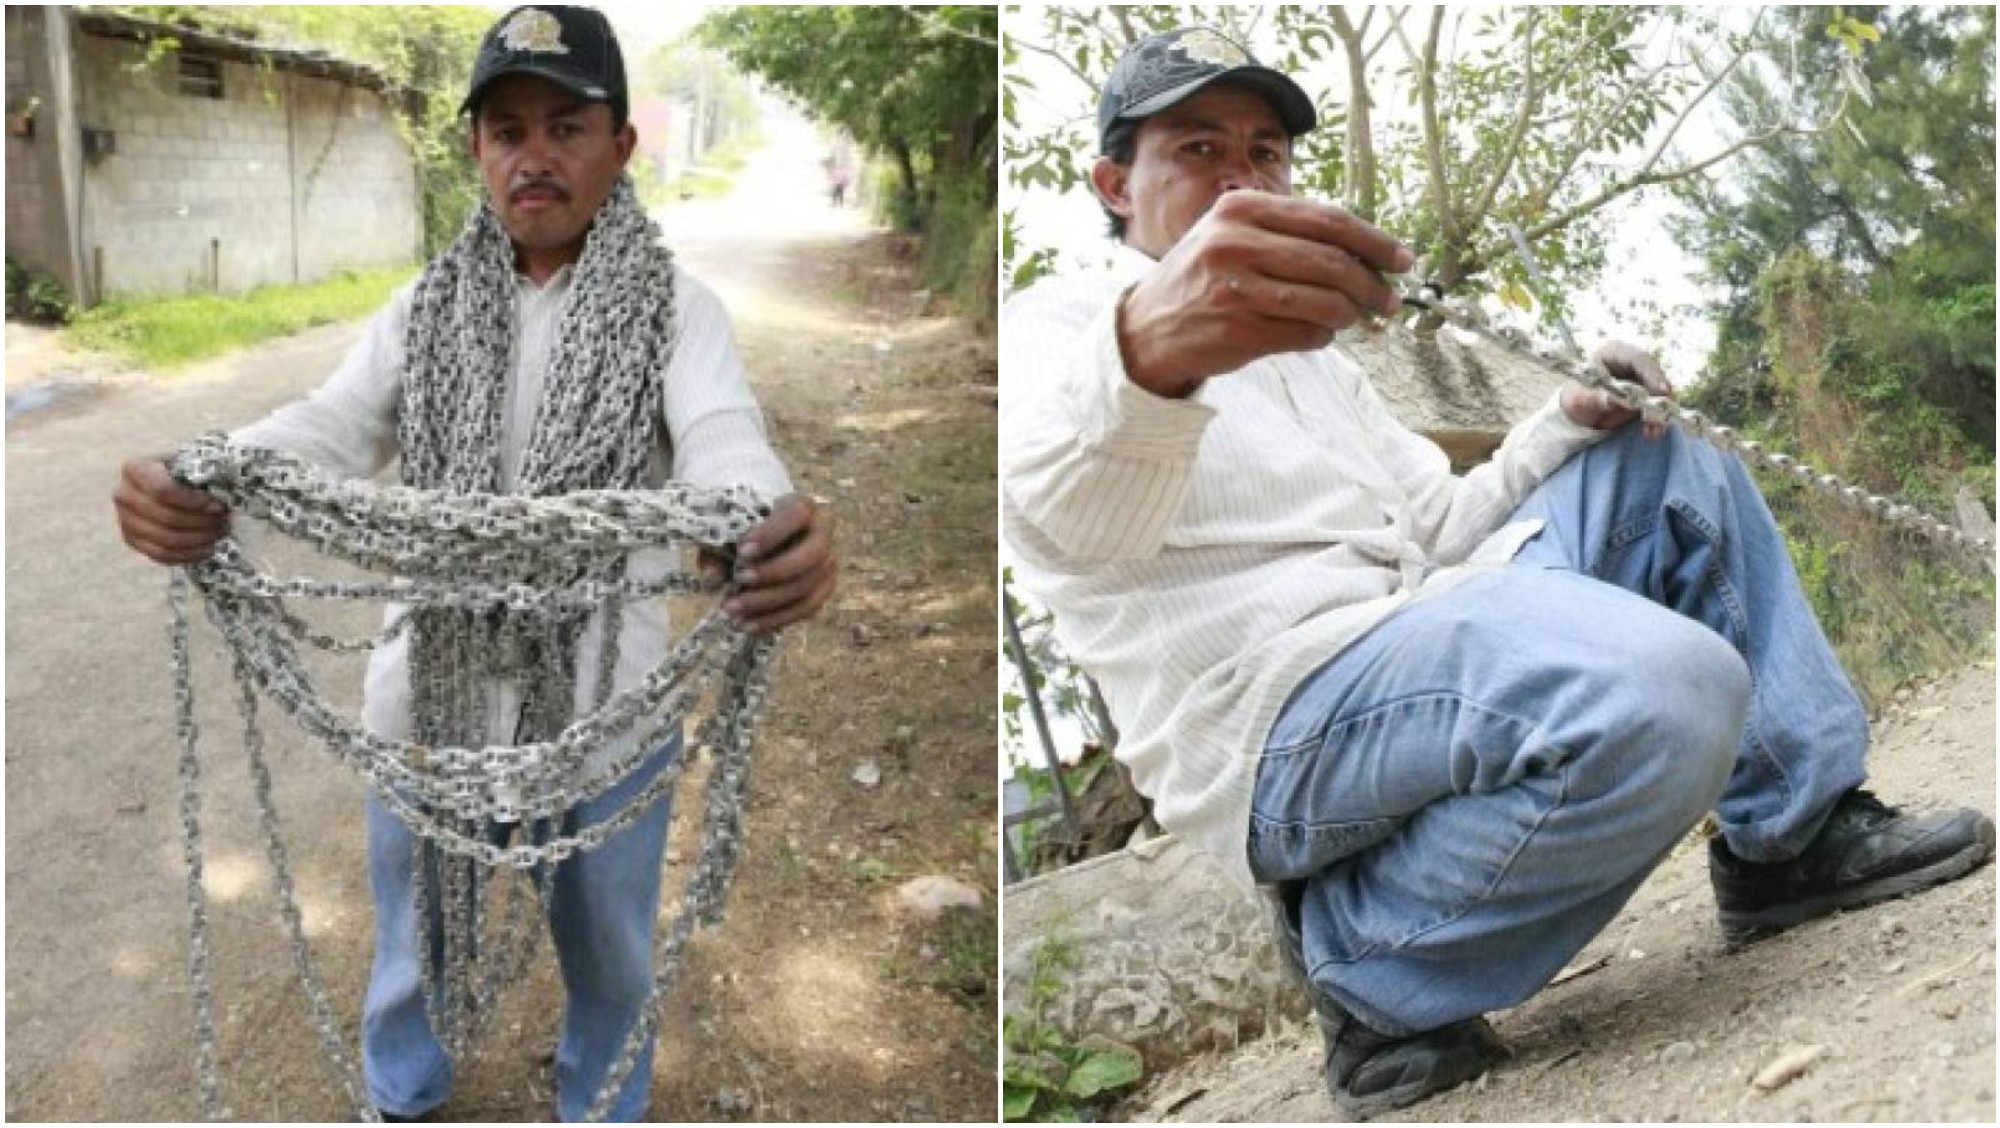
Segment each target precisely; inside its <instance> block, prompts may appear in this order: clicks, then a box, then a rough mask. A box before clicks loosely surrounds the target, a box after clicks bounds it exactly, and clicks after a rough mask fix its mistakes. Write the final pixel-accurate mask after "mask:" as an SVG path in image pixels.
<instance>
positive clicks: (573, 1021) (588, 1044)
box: [361, 736, 681, 1122]
mask: <svg viewBox="0 0 2000 1128" xmlns="http://www.w3.org/2000/svg"><path fill="white" fill-rule="evenodd" d="M680 753H681V740H680V738H679V737H678V736H676V737H675V738H674V739H673V740H671V741H670V742H668V743H667V744H666V745H665V746H664V747H662V748H661V749H660V750H659V751H658V752H656V753H654V754H653V755H652V757H650V758H649V759H648V760H647V761H646V762H645V764H644V765H643V766H641V768H640V769H639V770H638V771H636V772H634V773H632V775H630V776H628V777H627V778H625V779H624V780H621V781H620V782H619V783H618V785H617V786H616V787H613V788H612V789H610V790H609V791H607V792H605V793H604V794H602V795H599V796H598V797H597V798H595V799H592V800H590V801H588V802H585V803H581V804H578V805H577V807H576V808H575V809H574V810H573V811H572V812H571V813H570V814H569V816H568V817H567V818H566V819H565V820H564V825H563V826H562V827H560V828H558V829H559V830H560V831H561V832H562V833H564V834H574V833H576V831H577V830H578V829H579V828H581V827H584V826H589V825H592V824H595V823H597V822H599V821H601V820H603V819H605V818H607V817H609V816H610V815H611V814H612V813H613V812H614V811H615V810H617V808H618V807H620V806H622V805H623V804H624V803H625V802H626V801H627V800H629V799H631V798H632V796H633V795H635V794H636V793H638V792H639V791H641V790H643V789H644V788H645V786H646V784H647V783H648V782H650V781H651V780H652V779H653V778H654V777H655V776H657V775H658V774H659V772H660V771H661V770H662V769H663V768H665V767H666V766H667V765H668V764H669V763H671V762H673V761H674V760H675V759H676V758H678V757H679V756H680ZM671 808H672V800H671V796H669V797H664V798H662V799H660V801H659V802H658V803H657V804H656V805H655V806H654V807H653V809H652V810H649V811H647V812H646V813H645V814H643V815H641V816H640V817H639V818H638V820H637V821H635V822H634V823H632V825H630V826H628V827H626V828H625V829H624V830H623V831H621V832H619V833H618V834H617V835H615V836H613V837H612V838H611V839H610V841H608V842H606V843H604V845H602V846H600V847H598V848H597V849H595V850H592V851H590V852H588V853H580V854H573V855H571V856H570V857H568V858H566V859H564V860H563V861H561V862H559V863H557V865H556V872H555V880H554V884H553V887H552V890H551V896H550V906H549V917H550V919H549V929H550V932H551V934H552V935H553V936H554V939H555V946H556V953H557V959H558V961H559V962H560V963H561V965H562V975H563V985H564V987H565V988H566V989H567V994H568V996H569V998H568V1005H567V1007H565V1009H564V1014H563V1032H562V1040H561V1042H560V1043H559V1044H558V1046H557V1048H556V1112H557V1115H559V1116H560V1117H561V1118H562V1119H563V1120H565V1121H578V1120H582V1119H583V1116H584V1113H585V1112H586V1111H588V1110H589V1108H590V1102H591V1100H592V1098H594V1097H595V1096H596V1095H597V1089H598V1087H599V1086H600V1085H602V1084H603V1083H604V1076H605V1073H606V1071H607V1070H609V1069H610V1067H611V1064H612V1062H614V1061H616V1060H617V1057H618V1051H619V1050H620V1049H621V1048H622V1047H623V1046H624V1044H625V1039H626V1037H627V1036H628V1035H629V1034H630V1033H631V1030H632V1024H633V1023H635V1022H637V1021H638V1019H639V1015H640V1012H641V1010H642V1009H643V1008H644V1007H645V1005H646V998H647V995H648V994H649V993H650V991H651V990H652V985H653V920H654V917H655V916H656V915H657V914H658V912H659V906H660V854H661V852H662V850H664V849H665V847H666V841H667V822H668V817H669V813H670V811H671ZM416 849H417V842H416V839H415V837H414V836H413V835H411V834H410V832H409V829H408V828H407V827H405V826H404V825H403V824H402V822H401V821H400V820H398V819H397V818H396V817H395V816H394V815H392V814H390V813H389V811H388V809H387V808H385V807H383V806H382V804H381V802H380V801H379V800H378V799H376V798H375V797H374V796H373V795H370V796H369V797H368V880H369V884H370V886H371V887H372V888H373V889H374V893H375V967H374V971H373V974H372V975H371V976H370V978H369V981H368V996H367V998H366V1000H365V1001H364V1002H363V1003H362V1012H361V1057H362V1068H363V1071H364V1072H365V1074H366V1075H367V1079H368V1092H369V1095H370V1096H371V1097H372V1098H373V1099H374V1101H375V1104H376V1105H377V1107H379V1108H381V1109H382V1110H383V1111H385V1112H392V1113H396V1114H397V1115H400V1116H415V1115H417V1114H419V1113H423V1112H428V1111H429V1110H431V1109H433V1108H436V1107H437V1106H438V1105H440V1104H443V1103H444V1100H445V1098H446V1097H448V1096H450V1095H451V1087H452V1080H453V1068H452V1061H451V1057H450V1055H448V1054H447V1053H446V1052H445V1049H444V1047H443V1046H442V1045H440V1044H439V1043H438V1040H437V1036H436V1035H435V1034H434V1033H433V1032H432V1031H431V1025H430V1021H429V1019H428V1018H427V1017H426V1015H425V1008H424V999H423V969H422V967H421V965H419V964H418V962H417V960H418V954H417V946H418V939H417V912H416V894H415V890H414V889H413V888H412V887H411V881H410V876H411V872H412V869H413V865H414V862H415V857H414V851H416ZM433 911H434V912H435V911H436V909H435V907H434V908H433ZM433 958H434V959H435V958H437V957H436V956H435V955H434V956H433ZM652 1073H653V1047H652V1044H651V1043H650V1042H649V1043H648V1044H647V1045H646V1048H645V1050H644V1052H643V1053H641V1054H640V1055H639V1060H638V1063H637V1064H636V1065H635V1066H634V1067H633V1069H632V1074H631V1076H630V1077H629V1078H627V1079H626V1082H625V1087H624V1089H623V1090H622V1091H620V1093H619V1095H618V1100H617V1102H616V1103H615V1104H613V1105H612V1108H611V1113H610V1115H609V1117H608V1118H607V1119H610V1120H613V1121H619V1122H630V1121H636V1120H638V1119H639V1118H640V1117H641V1116H642V1115H643V1114H644V1113H645V1111H646V1103H647V1097H648V1095H649V1090H650V1088H651V1081H652Z"/></svg>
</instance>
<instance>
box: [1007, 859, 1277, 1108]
mask: <svg viewBox="0 0 2000 1128" xmlns="http://www.w3.org/2000/svg"><path fill="white" fill-rule="evenodd" d="M1050 937H1053V938H1054V939H1056V940H1057V941H1058V942H1061V943H1064V944H1066V945H1068V947H1069V948H1070V950H1071V951H1072V952H1073V953H1074V955H1075V966H1074V967H1073V968H1072V969H1071V970H1070V971H1068V972H1067V973H1065V975H1064V979H1063V984H1062V990H1061V993H1060V994H1059V995H1058V996H1057V997H1056V998H1055V1000H1054V1001H1053V1002H1051V1003H1050V1004H1049V1005H1048V1007H1047V1008H1046V1011H1045V1013H1044V1015H1043V1018H1044V1020H1045V1021H1048V1022H1050V1023H1051V1024H1052V1025H1054V1026H1055V1027H1056V1028H1057V1029H1058V1030H1060V1031H1062V1033H1063V1035H1064V1037H1065V1038H1067V1039H1068V1040H1070V1041H1071V1042H1076V1041H1079V1040H1081V1039H1082V1038H1085V1037H1087V1036H1090V1035H1093V1034H1095V1035H1101V1036H1103V1037H1107V1038H1111V1039H1114V1040H1116V1041H1119V1042H1123V1043H1125V1044H1127V1045H1130V1046H1133V1047H1134V1048H1136V1049H1138V1050H1139V1052H1140V1053H1141V1054H1143V1055H1144V1056H1145V1059H1146V1068H1147V1070H1148V1071H1152V1070H1156V1069H1160V1068H1164V1067H1166V1066H1168V1065H1172V1064H1173V1063H1175V1062H1178V1061H1181V1060H1183V1059H1185V1058H1188V1057H1190V1056H1192V1055H1194V1054H1197V1053H1200V1052H1202V1051H1205V1050H1210V1049H1217V1048H1228V1047H1233V1046H1235V1045H1237V1044H1238V1043H1240V1042H1242V1041H1245V1040H1247V1039H1250V1038H1254V1037H1257V1036H1258V1035H1260V1034H1262V1033H1264V1031H1265V1030H1266V1029H1267V1028H1268V1027H1269V1026H1270V1025H1271V1022H1272V1020H1273V1018H1274V1017H1275V1016H1277V1015H1280V1014H1283V1015H1285V1016H1287V1017H1288V1018H1291V1019H1293V1020H1297V1019H1301V1018H1303V1017H1304V1015H1305V1013H1306V1000H1305V997H1304V995H1303V994H1302V993H1301V992H1300V991H1299V990H1298V989H1297V988H1296V987H1295V986H1294V985H1293V984H1292V982H1291V980H1290V978H1289V975H1288V973H1287V972H1286V971H1285V969H1284V966H1283V964H1282V963H1281V961H1280V959H1279V956H1278V952H1277V949H1276V947H1275V946H1273V944H1272V942H1271V931H1270V925H1269V923H1268V922H1267V919H1266V912H1265V908H1264V902H1263V900H1262V899H1261V898H1260V897H1258V896H1257V895H1256V894H1255V893H1250V892H1245V891H1244V890H1241V889H1238V888H1237V887H1236V886H1235V885H1233V884H1231V883H1230V881H1229V879H1228V878H1226V877H1224V876H1223V874H1222V870H1221V868H1220V867H1219V866H1217V865H1216V864H1215V863H1214V862H1212V861H1210V860H1209V859H1208V858H1207V857H1205V856H1203V855H1202V854H1200V853H1198V852H1196V851H1195V850H1193V849H1191V848H1189V847H1186V846H1183V845H1181V843H1180V842H1179V841H1178V840H1176V839H1174V838H1173V837H1171V836H1168V837H1164V838H1157V839H1154V840H1152V841H1150V842H1146V843H1143V844H1141V845H1138V846H1135V847H1132V848H1130V849H1127V850H1121V851H1119V852H1118V853H1115V854H1107V855H1105V856H1104V857H1101V858H1093V859H1091V860H1090V861H1088V862H1084V863H1082V864H1080V865H1075V866H1071V867H1070V868H1068V869H1065V870H1061V871H1059V872H1057V873H1052V874H1044V875H1042V876H1040V877H1035V878H1031V879H1029V880H1027V881H1023V882H1021V883H1019V884H1017V885H1012V886H1009V887H1008V888H1007V894H1006V944H1005V952H1004V956H1003V966H1004V979H1005V982H1004V988H1003V989H1004V995H1003V1002H1004V1005H1005V1007H1006V1009H1007V1012H1008V1013H1010V1014H1019V1013H1021V1012H1022V1010H1023V1009H1024V1008H1025V1007H1026V1006H1027V1002H1028V985H1029V977H1030V975H1031V974H1032V971H1033V967H1034V956H1035V951H1036V949H1037V947H1039V946H1040V945H1041V944H1042V943H1043V942H1044V940H1045V939H1047V938H1050Z"/></svg>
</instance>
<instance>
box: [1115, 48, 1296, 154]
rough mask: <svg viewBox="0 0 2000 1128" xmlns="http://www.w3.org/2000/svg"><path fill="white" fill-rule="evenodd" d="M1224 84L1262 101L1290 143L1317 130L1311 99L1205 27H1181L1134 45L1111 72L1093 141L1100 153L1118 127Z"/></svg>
mask: <svg viewBox="0 0 2000 1128" xmlns="http://www.w3.org/2000/svg"><path fill="white" fill-rule="evenodd" d="M1222 79H1228V80H1229V81H1231V82H1235V83H1239V84H1241V85H1244V86H1247V87H1249V88H1250V89H1252V90H1254V91H1256V92H1257V93H1258V94H1261V95H1263V98H1264V100H1265V101H1266V102H1269V103H1270V104H1271V108H1272V109H1273V110H1275V111H1276V112H1277V114H1278V120H1279V121H1280V122H1281V123H1283V125H1284V127H1285V131H1286V132H1287V133H1289V134H1291V135H1292V136H1294V137H1297V136H1298V135H1299V134H1301V133H1309V132H1311V131H1312V129H1313V127H1314V126H1316V125H1318V124H1319V114H1318V113H1316V112H1315V111H1314V110H1313V104H1312V99H1311V98H1308V97H1306V92H1305V91H1304V90H1301V89H1299V84H1298V83H1296V82H1293V81H1292V80H1291V79H1290V78H1287V77H1286V76H1285V75H1284V74H1282V73H1280V72H1278V71H1274V70H1272V69H1271V68H1269V67H1267V66H1263V65H1262V64H1260V63H1258V62H1257V60H1256V59H1255V58H1253V57H1252V56H1251V54H1250V52H1249V51H1246V50H1244V48H1243V45H1242V44H1240V43H1238V42H1236V41H1235V40H1233V39H1231V38H1229V37H1228V36H1226V35H1224V34H1222V33H1221V32H1219V31H1217V30H1215V29H1214V28H1209V27H1181V28H1175V29H1174V30H1172V31H1166V32H1161V33H1160V34H1158V35H1149V36H1147V37H1146V38H1144V39H1142V40H1140V41H1139V42H1137V43H1135V44H1133V45H1132V46H1131V47H1130V48H1129V49H1127V50H1126V52H1125V54H1124V55H1123V56H1122V57H1121V58H1120V59H1119V60H1118V65H1117V66H1115V67H1113V68H1111V77H1110V78H1107V79H1105V80H1104V92H1103V94H1101V95H1100V96H1099V97H1098V99H1097V140H1098V143H1099V144H1100V145H1101V146H1102V150H1103V151H1108V150H1109V149H1110V148H1111V136H1112V133H1113V132H1114V131H1116V130H1117V128H1118V126H1119V123H1120V122H1138V121H1142V120H1144V119H1146V118H1149V117H1152V116H1153V115H1154V114H1157V113H1159V112H1160V111H1161V110H1164V109H1166V108H1167V107H1169V106H1172V105H1174V104H1175V103H1177V102H1179V101H1180V100H1181V99H1183V98H1186V97H1187V96H1188V95H1190V94H1193V93H1194V92H1195V91H1197V90H1200V89H1201V88H1202V87H1204V86H1207V85H1208V84H1209V83H1211V82H1217V81H1220V80H1222Z"/></svg>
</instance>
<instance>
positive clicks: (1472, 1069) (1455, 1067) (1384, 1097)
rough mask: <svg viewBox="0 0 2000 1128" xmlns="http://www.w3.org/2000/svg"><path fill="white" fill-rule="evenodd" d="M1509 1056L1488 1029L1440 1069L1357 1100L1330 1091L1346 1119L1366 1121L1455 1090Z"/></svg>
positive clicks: (1332, 1089) (1356, 1098)
mask: <svg viewBox="0 0 2000 1128" xmlns="http://www.w3.org/2000/svg"><path fill="white" fill-rule="evenodd" d="M1508 1053H1509V1051H1508V1050H1507V1048H1506V1046H1505V1045H1504V1044H1503V1043H1501V1042H1500V1041H1499V1039H1498V1038H1497V1037H1496V1036H1495V1035H1494V1034H1493V1032H1492V1028H1491V1027H1485V1028H1484V1029H1483V1031H1482V1032H1481V1033H1479V1034H1476V1035H1469V1036H1468V1041H1467V1042H1466V1044H1465V1045H1464V1047H1463V1048H1462V1050H1461V1051H1460V1052H1459V1053H1458V1054H1456V1055H1454V1056H1453V1057H1452V1058H1451V1059H1448V1060H1446V1061H1442V1062H1440V1063H1439V1068H1438V1069H1436V1070H1433V1071H1431V1072H1429V1073H1426V1074H1424V1075H1423V1076H1422V1077H1419V1078H1417V1079H1415V1080H1412V1081H1407V1082H1404V1083H1403V1084H1400V1085H1396V1086H1394V1087H1392V1088H1388V1089H1384V1090H1383V1091H1381V1092H1379V1093H1369V1094H1368V1095H1366V1096H1354V1095H1352V1094H1350V1093H1345V1092H1342V1091H1340V1090H1339V1089H1337V1088H1331V1087H1330V1090H1331V1093H1332V1096H1333V1103H1334V1104H1335V1105H1337V1106H1339V1108H1340V1110H1341V1111H1342V1112H1344V1113H1346V1114H1347V1115H1349V1116H1352V1117H1354V1118H1355V1119H1357V1120H1367V1119H1370V1118H1372V1117H1375V1116H1380V1115H1381V1114H1383V1113H1385V1112H1394V1111H1395V1110H1397V1109H1399V1108H1407V1107H1409V1106H1410V1105H1413V1104H1416V1103H1417V1102H1418V1101H1423V1100H1428V1099H1430V1098H1431V1097H1434V1096H1437V1095H1438V1094H1439V1093H1443V1092H1447V1091H1449V1090H1451V1089H1455V1088H1457V1087H1458V1086H1460V1085H1463V1084H1465V1083H1466V1082H1467V1081H1471V1080H1473V1079H1474V1078H1476V1077H1478V1076H1479V1075H1480V1074H1482V1073H1485V1072H1486V1071H1487V1070H1489V1069H1491V1068H1493V1066H1495V1065H1496V1064H1498V1063H1500V1062H1502V1061H1504V1060H1506V1058H1507V1057H1508Z"/></svg>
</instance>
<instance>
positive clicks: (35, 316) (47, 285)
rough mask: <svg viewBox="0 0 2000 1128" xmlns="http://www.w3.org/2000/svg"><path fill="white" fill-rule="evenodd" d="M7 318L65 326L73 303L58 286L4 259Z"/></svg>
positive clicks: (41, 274) (74, 312)
mask: <svg viewBox="0 0 2000 1128" xmlns="http://www.w3.org/2000/svg"><path fill="white" fill-rule="evenodd" d="M7 316H9V317H18V318H21V319H23V320H26V321H34V322H38V323H41V324H44V325H67V324H69V322H70V319H71V318H73V317H75V316H76V303H74V302H72V301H70V297H69V291H67V290H65V289H63V287H62V283H60V282H58V281H56V280H55V279H54V278H51V277H49V276H48V275H47V274H44V273H42V272H41V271H39V270H35V269H34V268H32V267H28V266H24V265H22V264H21V263H20V262H19V261H18V260H16V259H15V258H14V256H12V255H8V256H7Z"/></svg>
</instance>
